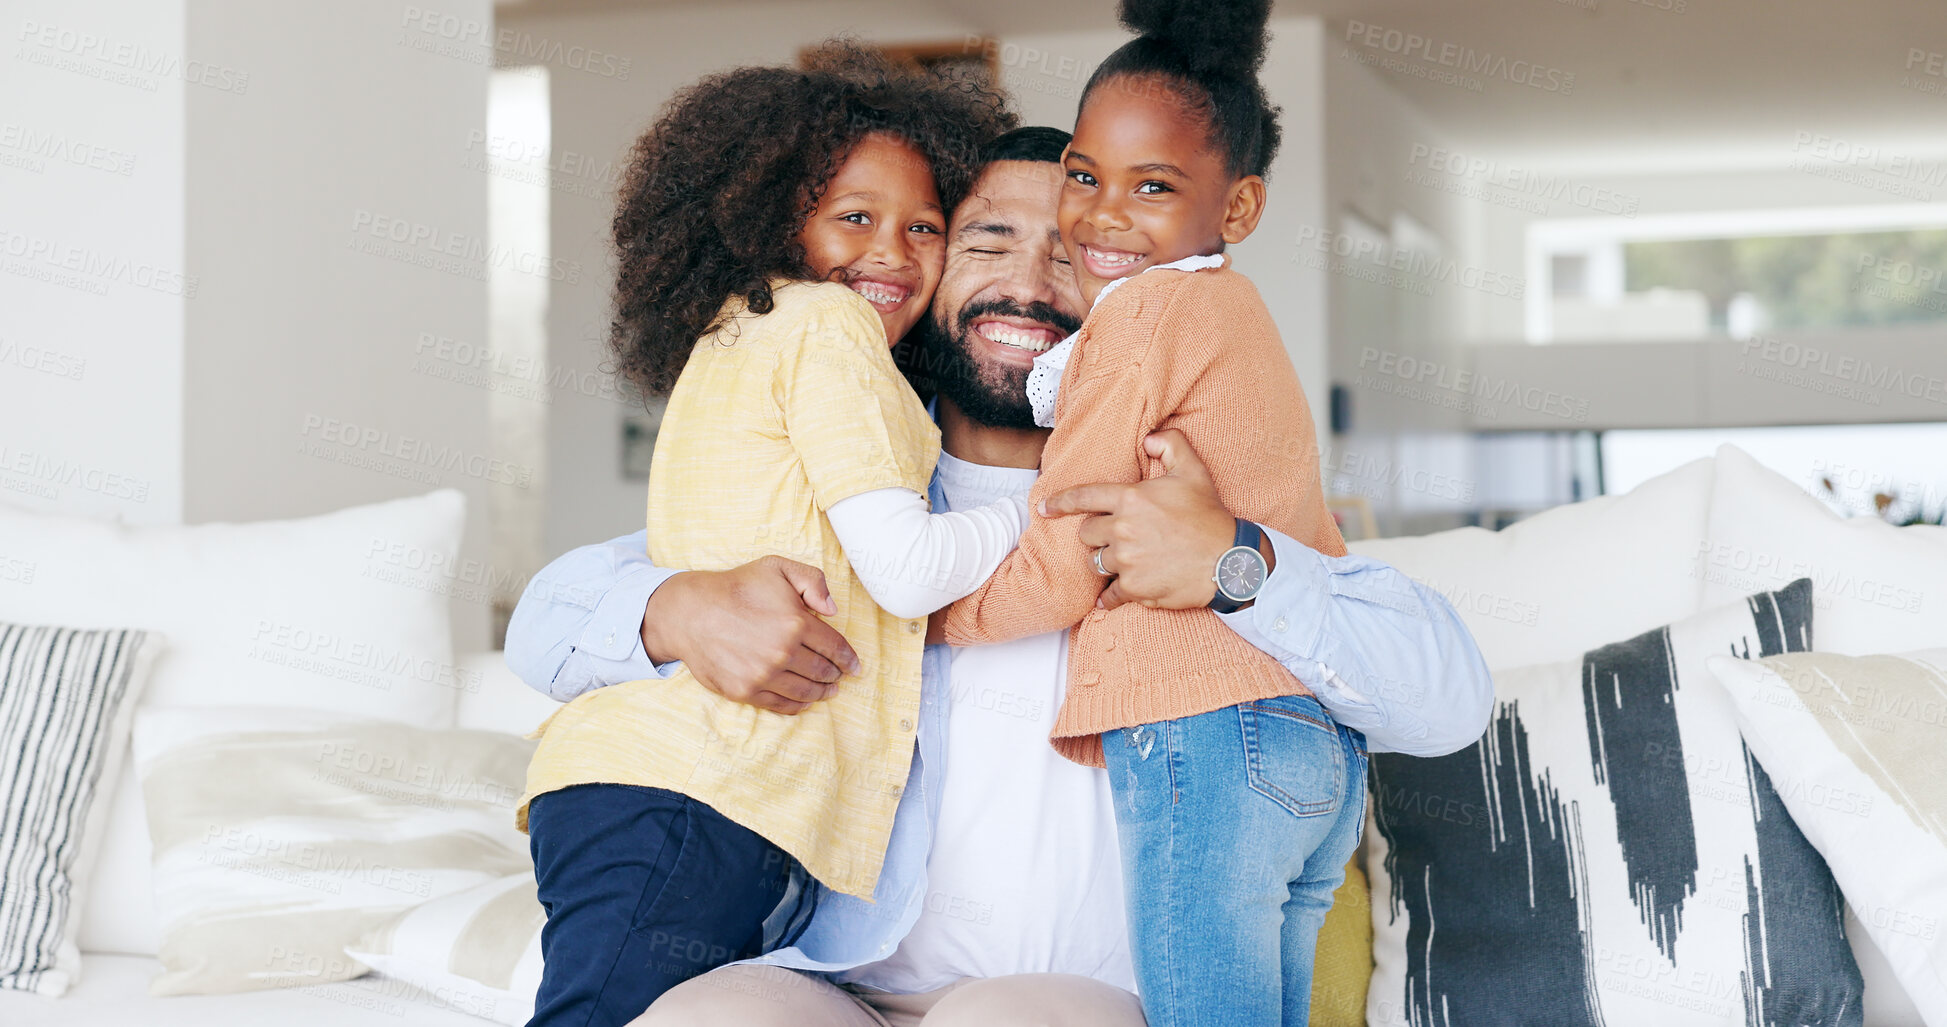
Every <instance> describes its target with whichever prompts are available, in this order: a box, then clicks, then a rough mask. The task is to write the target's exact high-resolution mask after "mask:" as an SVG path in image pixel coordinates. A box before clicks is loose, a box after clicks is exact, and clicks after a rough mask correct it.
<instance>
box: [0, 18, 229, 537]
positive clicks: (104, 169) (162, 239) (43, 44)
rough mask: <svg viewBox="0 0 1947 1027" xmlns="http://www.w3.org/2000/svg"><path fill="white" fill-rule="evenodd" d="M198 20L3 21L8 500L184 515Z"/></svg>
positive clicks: (141, 516) (0, 168) (3, 427)
mask: <svg viewBox="0 0 1947 1027" xmlns="http://www.w3.org/2000/svg"><path fill="white" fill-rule="evenodd" d="M184 16H185V15H184V4H183V2H182V0H145V2H137V0H61V2H58V3H57V2H51V0H21V2H18V3H14V4H10V5H8V17H7V18H6V20H5V21H4V23H0V29H3V30H4V32H5V33H6V37H5V42H6V47H7V51H8V53H7V56H6V57H5V58H4V59H0V502H4V503H12V504H16V505H20V506H25V507H29V508H34V509H42V510H54V511H63V512H69V513H81V514H91V515H119V516H121V517H124V518H126V519H127V520H128V521H130V522H132V523H149V524H158V523H172V522H175V521H178V520H180V519H181V518H182V514H183V489H182V448H183V447H182V419H183V391H182V377H183V312H184V308H185V306H186V305H187V304H188V303H192V302H195V301H194V300H191V299H188V298H187V297H186V293H187V292H189V291H190V290H189V289H187V288H185V282H184V275H185V266H184V255H183V221H184V211H183V205H182V194H183V188H184V185H183V92H184V90H185V88H191V89H194V88H200V87H198V86H185V84H184V82H183V78H182V75H181V69H182V64H183V60H184V47H183V36H184ZM131 65H132V66H131ZM145 69H149V70H145ZM172 70H173V71H175V72H176V73H175V74H170V73H169V72H170V71H172ZM0 545H4V542H3V541H0Z"/></svg>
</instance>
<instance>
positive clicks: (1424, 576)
mask: <svg viewBox="0 0 1947 1027" xmlns="http://www.w3.org/2000/svg"><path fill="white" fill-rule="evenodd" d="M1793 497H1797V498H1800V499H1803V500H1804V502H1806V503H1812V504H1816V501H1815V500H1812V499H1811V498H1810V497H1809V496H1805V495H1804V494H1803V492H1802V491H1801V490H1799V489H1798V488H1797V486H1795V485H1793V484H1792V483H1791V482H1788V481H1785V480H1784V479H1782V478H1779V477H1778V476H1776V475H1772V474H1770V472H1766V471H1763V470H1762V469H1758V468H1756V465H1755V464H1753V463H1752V462H1751V461H1750V459H1749V457H1747V456H1745V455H1744V454H1742V453H1740V452H1737V451H1735V450H1729V449H1727V450H1724V451H1720V453H1719V455H1718V457H1717V458H1716V460H1714V461H1713V460H1702V461H1697V462H1695V463H1693V464H1690V465H1687V466H1685V467H1683V468H1680V469H1678V470H1676V471H1674V472H1671V473H1670V474H1667V475H1665V476H1663V477H1661V478H1658V479H1655V480H1653V481H1651V482H1648V483H1646V484H1645V485H1643V486H1642V487H1641V488H1639V489H1638V490H1636V491H1635V492H1632V493H1631V494H1629V495H1627V496H1619V497H1603V498H1600V499H1596V500H1592V501H1589V502H1585V503H1581V504H1576V505H1574V506H1571V507H1563V508H1559V509H1556V510H1552V511H1549V512H1547V513H1544V514H1542V515H1539V516H1537V517H1534V518H1532V519H1530V520H1528V521H1525V522H1522V523H1521V524H1518V525H1515V526H1513V527H1511V528H1509V529H1507V530H1505V531H1502V532H1498V533H1495V532H1486V531H1481V530H1479V529H1462V530H1459V531H1453V532H1446V533H1443V534H1440V535H1434V536H1427V537H1420V538H1401V539H1384V540H1375V541H1372V542H1366V543H1362V544H1360V545H1358V546H1356V547H1355V549H1357V550H1359V551H1362V552H1365V553H1369V554H1371V555H1375V556H1378V557H1380V558H1383V559H1386V560H1388V561H1391V562H1392V563H1394V564H1395V565H1397V566H1400V567H1401V568H1402V569H1404V570H1406V571H1408V572H1409V573H1411V574H1413V575H1414V576H1415V577H1417V578H1420V579H1421V580H1424V581H1427V582H1429V583H1430V584H1432V585H1433V586H1434V587H1436V588H1437V589H1439V590H1440V591H1442V592H1444V593H1445V594H1447V595H1448V597H1449V599H1450V600H1451V601H1453V602H1454V604H1455V606H1456V607H1457V608H1458V609H1459V610H1460V611H1461V613H1462V615H1463V617H1465V618H1466V620H1467V621H1468V623H1469V625H1470V627H1471V628H1472V629H1473V630H1474V632H1475V634H1476V636H1477V638H1478V639H1479V641H1480V644H1481V647H1482V649H1483V651H1484V652H1485V653H1486V655H1487V658H1488V663H1489V665H1490V666H1491V667H1496V668H1507V667H1514V666H1520V665H1524V664H1531V663H1537V662H1542V661H1547V660H1559V659H1566V658H1572V657H1574V656H1576V655H1578V654H1579V653H1581V652H1583V651H1585V650H1587V649H1589V648H1593V647H1595V646H1598V645H1601V644H1604V643H1607V642H1611V641H1615V640H1618V639H1622V638H1626V637H1629V636H1631V635H1633V634H1636V633H1638V632H1641V631H1644V630H1647V629H1650V628H1653V627H1656V626H1658V625H1661V624H1665V623H1669V622H1671V621H1675V620H1678V619H1680V618H1683V617H1685V616H1687V615H1689V614H1691V613H1694V612H1696V611H1698V610H1700V609H1703V608H1705V607H1706V606H1707V605H1714V604H1716V603H1719V602H1722V601H1724V600H1725V599H1726V598H1736V597H1739V596H1742V595H1744V594H1747V593H1748V592H1751V591H1755V590H1758V589H1760V588H1768V587H1773V586H1775V585H1779V584H1782V583H1784V582H1785V581H1788V580H1790V578H1791V577H1796V576H1799V575H1798V573H1796V570H1799V569H1802V567H1801V565H1802V564H1803V563H1804V562H1805V561H1810V562H1811V563H1813V564H1818V563H1819V562H1820V561H1821V560H1824V561H1826V562H1827V564H1828V565H1829V564H1830V563H1831V561H1834V560H1837V561H1843V562H1844V565H1845V566H1852V565H1854V564H1857V565H1858V566H1859V567H1860V568H1862V569H1863V570H1864V571H1865V572H1866V573H1868V574H1872V575H1877V576H1878V580H1879V581H1880V582H1882V583H1883V582H1886V581H1890V580H1895V579H1898V578H1899V577H1900V575H1901V574H1902V573H1905V574H1909V575H1910V574H1916V573H1925V574H1930V573H1935V571H1934V570H1933V569H1932V568H1931V566H1913V567H1907V568H1905V569H1904V570H1902V569H1901V568H1900V567H1897V566H1895V567H1880V566H1878V565H1876V564H1873V561H1874V560H1879V559H1881V556H1880V555H1875V553H1876V551H1867V550H1860V551H1859V552H1857V553H1855V552H1854V551H1852V550H1848V549H1847V548H1846V545H1845V544H1836V545H1837V548H1834V546H1835V543H1834V541H1833V537H1830V536H1831V533H1832V532H1833V531H1835V530H1838V531H1850V532H1851V534H1850V535H1846V536H1844V537H1842V538H1840V539H1839V542H1840V543H1847V544H1849V543H1850V541H1859V542H1860V543H1861V545H1868V544H1878V541H1879V540H1881V538H1882V535H1883V533H1882V532H1880V531H1879V530H1878V528H1876V527H1874V526H1869V525H1863V524H1862V525H1836V522H1835V523H1833V524H1827V523H1824V522H1818V521H1816V518H1815V515H1816V514H1818V513H1820V511H1817V510H1810V509H1807V508H1804V507H1794V508H1793V509H1792V511H1791V516H1789V517H1780V516H1778V515H1777V512H1778V509H1779V507H1780V504H1784V505H1785V506H1790V505H1791V502H1792V500H1793ZM332 516H339V515H332ZM1794 524H1796V525H1803V526H1804V527H1802V528H1798V529H1790V526H1791V525H1794ZM1779 525H1785V526H1786V527H1787V528H1788V529H1790V530H1798V531H1801V532H1802V533H1803V535H1804V537H1803V538H1802V539H1800V540H1799V541H1801V542H1802V543H1803V544H1804V545H1805V546H1810V547H1813V550H1814V551H1809V552H1798V551H1797V550H1795V549H1794V546H1795V545H1796V543H1794V540H1793V539H1792V538H1791V537H1782V538H1781V537H1777V536H1775V535H1767V534H1766V532H1775V531H1776V530H1779V528H1778V526H1779ZM1878 527H1879V528H1883V527H1884V526H1878ZM1746 529H1749V531H1747V530H1746ZM1885 530H1886V531H1891V530H1892V529H1890V528H1887V529H1885ZM1907 530H1908V531H1916V530H1923V531H1936V532H1937V533H1938V535H1937V537H1938V541H1939V544H1940V552H1941V554H1942V559H1943V561H1947V529H1907ZM1751 532H1755V534H1751ZM1821 532H1823V533H1824V534H1820V533H1821ZM1814 536H1816V537H1814ZM453 537H454V539H457V524H455V525H454V526H453ZM1908 537H1909V538H1910V537H1911V536H1908ZM1927 537H1928V538H1933V537H1934V536H1927ZM1727 547H1728V548H1727ZM55 562H57V563H58V561H55ZM1896 562H1897V561H1896ZM1906 562H1909V563H1910V562H1911V561H1906ZM1943 566H1947V562H1944V563H1943ZM1820 569H1821V568H1818V567H1814V568H1813V570H1814V571H1815V572H1816V571H1818V570H1820ZM57 572H58V571H57V570H50V571H45V572H44V573H57ZM1939 580H1941V581H1947V574H1942V576H1941V577H1940V579H1939ZM1834 587H1835V588H1838V589H1839V590H1840V591H1841V594H1839V595H1838V601H1837V602H1835V603H1832V604H1829V605H1830V606H1831V607H1832V608H1831V609H1821V610H1820V616H1821V617H1825V618H1827V619H1828V620H1829V621H1831V622H1832V624H1833V625H1834V631H1833V633H1832V634H1831V635H1829V636H1828V635H1827V633H1826V629H1825V627H1824V622H1822V625H1821V628H1820V631H1821V638H1825V637H1834V638H1851V639H1857V640H1861V641H1859V642H1858V643H1856V644H1855V645H1853V646H1852V647H1851V648H1852V649H1853V650H1854V651H1900V650H1902V649H1914V648H1920V647H1923V646H1925V645H1929V644H1931V645H1935V646H1938V645H1947V621H1943V620H1942V619H1941V618H1942V616H1943V613H1942V611H1941V607H1942V605H1943V604H1942V603H1941V602H1940V601H1939V598H1940V597H1934V604H1933V606H1932V607H1931V608H1929V609H1927V610H1926V611H1925V612H1926V614H1927V615H1926V616H1925V617H1904V618H1902V619H1899V620H1897V621H1893V622H1884V621H1885V617H1886V611H1884V610H1875V609H1874V604H1873V603H1872V602H1871V601H1870V599H1867V600H1865V601H1860V602H1853V601H1851V600H1850V599H1849V598H1848V597H1847V596H1846V595H1844V594H1843V589H1844V588H1845V587H1847V586H1844V585H1836V586H1834ZM1936 587H1939V586H1936ZM442 601H443V600H442ZM55 606H56V607H57V608H56V609H52V610H49V611H48V613H47V616H46V618H43V620H58V619H60V618H72V617H75V616H79V615H78V614H75V613H74V609H75V608H74V607H72V606H71V605H67V606H64V605H63V604H62V603H58V602H57V603H56V604H55ZM119 612H120V611H113V610H111V611H108V612H106V613H104V614H103V615H102V618H96V619H97V620H99V619H103V618H106V619H108V620H113V619H114V616H115V615H117V614H118V613H119ZM22 616H23V611H22V610H21V609H19V608H8V607H7V606H6V605H5V604H4V603H3V602H0V619H20V618H21V617H22ZM1875 617H1877V618H1879V619H1877V620H1876V619H1874V618H1875ZM84 626H87V625H84ZM165 630H166V627H165ZM1862 645H1863V646H1866V647H1869V648H1866V649H1861V648H1860V646H1862ZM1820 648H1827V646H1825V645H1823V644H1822V645H1821V646H1820ZM1840 649H1841V651H1847V649H1846V648H1845V647H1840ZM459 665H460V666H462V667H464V668H467V669H468V671H469V672H470V673H477V674H478V678H477V680H478V688H477V689H476V690H472V691H467V690H456V691H454V692H453V694H452V695H451V697H450V698H451V707H450V719H448V717H447V716H443V715H440V714H438V713H435V714H432V715H430V717H429V720H428V723H429V724H430V725H431V726H450V725H457V726H461V727H474V728H482V729H489V730H500V731H509V732H521V731H525V730H527V729H528V728H530V727H531V726H532V725H533V724H535V723H536V722H538V721H539V719H541V717H542V716H544V715H545V714H546V712H547V711H548V710H549V709H550V708H551V707H552V704H551V703H550V702H549V701H548V700H547V699H545V698H543V697H541V696H539V695H537V694H535V693H532V692H530V691H529V690H527V689H526V688H524V687H523V686H521V684H520V683H519V682H518V681H517V680H515V679H514V678H513V677H512V675H511V674H509V673H508V672H507V671H506V670H505V669H504V667H503V666H502V665H501V664H500V661H499V654H479V655H477V656H474V657H471V658H468V659H465V660H462V661H460V663H459ZM150 698H151V699H154V698H155V697H154V696H151V697H150ZM170 698H173V699H180V698H181V696H172V697H170ZM145 701H149V700H145ZM395 715H396V714H395ZM122 778H123V779H122V780H121V781H120V782H119V783H118V784H117V787H116V788H115V789H114V794H113V796H112V800H113V804H114V808H113V809H112V810H111V811H110V813H109V817H108V822H109V825H110V826H109V831H108V843H109V848H110V849H111V851H110V852H108V853H107V856H106V858H104V860H103V861H102V865H101V867H100V868H98V869H97V872H96V873H95V874H94V875H93V876H92V878H91V879H90V880H89V881H88V882H87V895H86V907H87V912H86V917H87V926H86V928H85V929H84V930H83V932H82V936H81V937H82V948H83V950H84V956H83V963H82V976H81V979H80V981H79V983H78V984H77V985H76V986H75V987H74V988H73V989H71V990H70V991H69V993H68V994H67V995H66V996H65V997H62V998H60V999H53V1000H49V999H44V998H41V997H39V996H35V995H28V994H20V993H0V1024H7V1025H9V1027H39V1025H43V1024H48V1025H52V1024H61V1025H64V1027H73V1025H81V1027H86V1025H94V1024H103V1025H107V1024H115V1025H127V1024H141V1025H153V1027H174V1025H183V1027H221V1025H227V1024H239V1025H241V1024H250V1025H257V1024H265V1023H276V1024H279V1025H280V1027H311V1025H314V1024H316V1025H324V1024H330V1025H333V1027H363V1025H367V1024H370V1025H380V1024H384V1025H395V1024H400V1023H407V1024H428V1025H446V1024H453V1025H461V1024H471V1025H476V1027H477V1025H479V1024H482V1023H485V1022H486V1021H483V1020H479V1019H476V1018H473V1017H471V1016H468V1015H466V1014H463V1013H460V1012H457V1011H454V1010H452V1009H449V1008H445V1007H443V1006H442V1005H441V1004H440V1003H439V1002H437V1001H436V1000H434V999H433V998H432V997H431V996H428V995H426V994H424V993H422V992H418V991H416V990H414V989H412V988H410V987H407V986H405V985H403V984H402V983H400V982H397V981H391V980H388V979H385V978H383V977H380V976H378V975H372V976H368V977H366V978H362V979H360V980H357V981H351V982H344V983H338V984H329V985H318V986H311V987H304V988H296V989H288V990H281V991H259V992H251V993H245V994H236V995H219V996H190V997H174V998H151V997H150V996H149V995H148V993H147V990H146V986H147V981H148V978H149V977H151V976H152V975H153V974H154V973H156V972H157V971H158V970H159V969H160V964H159V963H158V962H157V961H156V959H155V958H154V953H155V951H156V949H155V947H154V944H155V937H156V928H155V923H154V914H153V911H152V908H151V907H150V903H151V902H152V898H151V896H150V895H149V893H148V892H147V887H148V884H147V879H146V877H145V875H144V874H143V872H142V871H143V868H144V867H145V861H146V855H147V854H146V836H143V835H141V834H140V831H141V824H142V819H141V814H140V793H139V791H137V790H135V788H134V781H133V776H132V774H131V773H130V772H128V771H127V770H124V773H123V775H122ZM117 849H122V850H130V849H139V850H141V851H140V852H139V853H134V854H132V853H131V852H128V851H120V852H118V851H113V850H117ZM133 856H139V858H132V857H133ZM1383 905H1384V903H1383V902H1379V901H1375V903H1374V906H1375V908H1380V907H1383ZM1853 927H1854V931H1853V937H1854V945H1855V948H1856V950H1857V952H1858V955H1859V958H1860V962H1861V964H1862V968H1863V969H1864V970H1865V973H1866V977H1867V982H1868V1000H1867V1022H1868V1023H1869V1024H1872V1025H1904V1024H1912V1023H1918V1022H1919V1018H1918V1016H1917V1014H1915V1013H1914V1012H1913V1011H1912V1008H1911V1006H1910V1004H1908V1003H1907V1001H1906V999H1905V997H1904V995H1903V994H1902V993H1900V992H1899V990H1898V987H1897V985H1895V984H1893V983H1892V980H1891V977H1890V976H1889V971H1887V970H1886V969H1885V966H1884V961H1883V960H1881V959H1880V958H1879V956H1878V953H1877V952H1876V951H1875V950H1874V949H1873V948H1872V946H1871V944H1870V943H1868V942H1866V941H1865V940H1864V933H1863V932H1861V931H1858V930H1857V924H1856V923H1854V925H1853Z"/></svg>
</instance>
